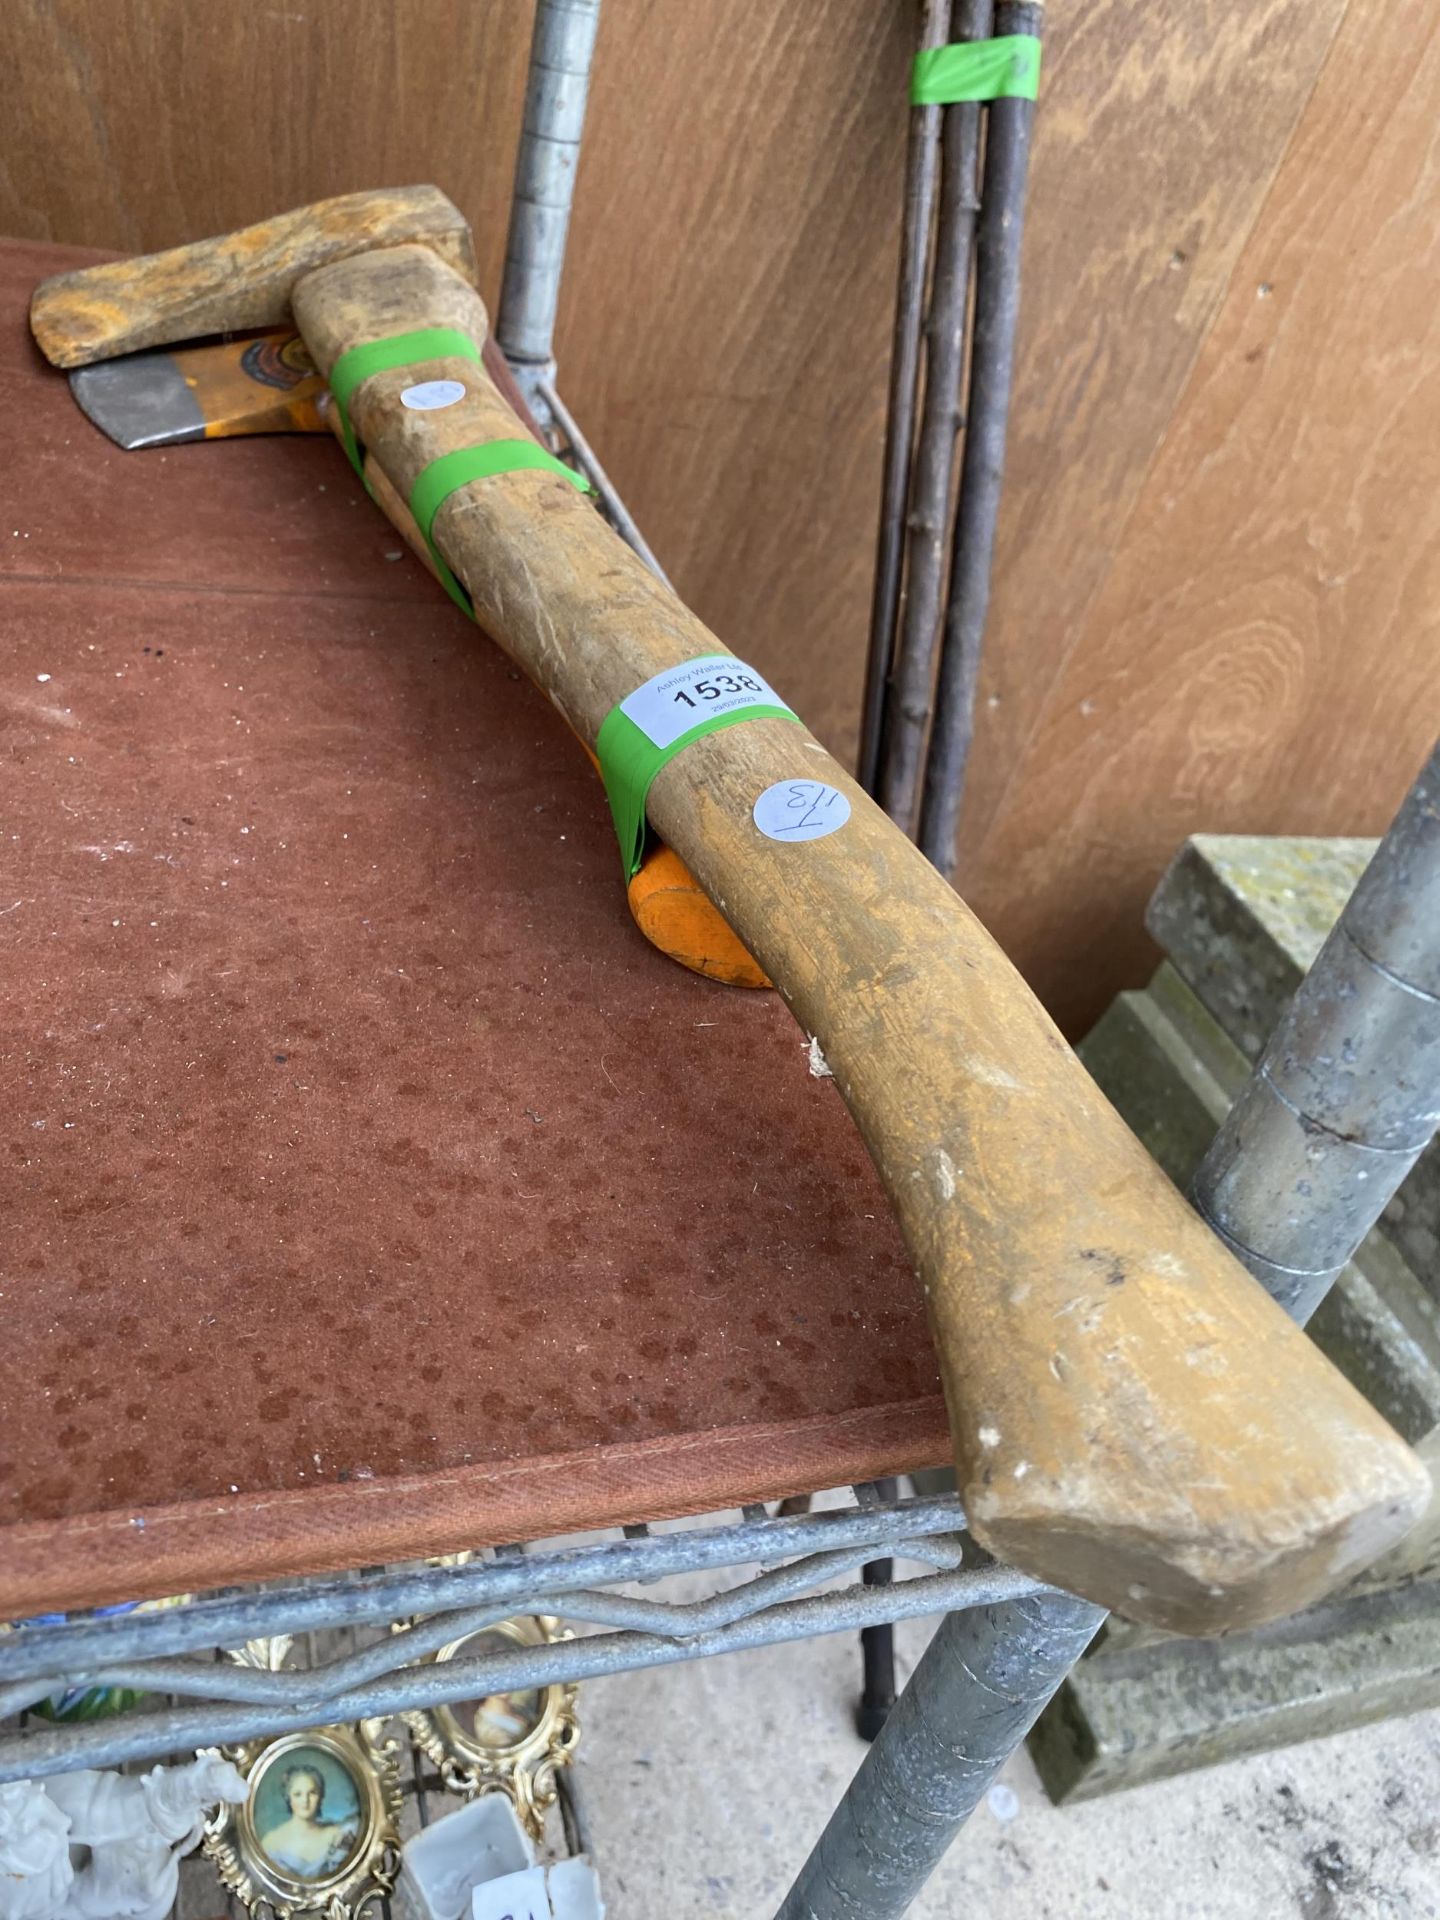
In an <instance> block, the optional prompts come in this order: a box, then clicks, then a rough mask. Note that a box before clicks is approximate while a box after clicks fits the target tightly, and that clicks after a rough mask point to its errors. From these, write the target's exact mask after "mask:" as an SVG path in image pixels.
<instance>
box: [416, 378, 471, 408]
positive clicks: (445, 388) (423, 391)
mask: <svg viewBox="0 0 1440 1920" xmlns="http://www.w3.org/2000/svg"><path fill="white" fill-rule="evenodd" d="M464 398H465V383H464V381H463V380H422V381H421V382H420V384H419V386H418V387H406V389H405V391H404V392H403V393H402V394H401V396H400V404H401V406H402V407H409V409H410V411H411V412H412V413H438V412H439V411H440V409H441V408H442V407H453V406H454V404H455V402H456V401H457V400H463V399H464Z"/></svg>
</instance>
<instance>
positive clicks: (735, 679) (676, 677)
mask: <svg viewBox="0 0 1440 1920" xmlns="http://www.w3.org/2000/svg"><path fill="white" fill-rule="evenodd" d="M784 705H785V702H784V701H783V700H782V699H781V698H780V696H779V694H778V693H776V691H775V689H774V688H773V687H772V686H771V685H770V683H769V681H768V680H765V679H763V678H762V677H761V675H760V674H758V673H757V672H756V671H755V669H754V668H753V667H747V666H746V664H745V662H744V661H743V660H737V659H736V658H735V656H734V655H733V654H729V653H719V654H713V655H712V656H711V657H710V658H709V659H706V660H687V661H686V662H685V664H684V666H683V667H671V668H668V669H667V670H666V671H665V672H664V673H657V674H656V675H655V677H654V679H653V680H647V681H646V682H645V684H644V686H643V687H637V688H636V689H635V691H634V693H632V694H631V695H630V696H629V698H628V699H625V700H622V701H621V702H620V711H621V712H622V713H623V714H624V715H625V716H626V718H627V719H629V720H633V721H634V723H635V725H636V726H637V727H639V729H640V731H641V732H642V733H643V734H644V735H645V738H646V739H647V740H648V741H650V743H651V744H652V745H653V746H657V747H662V748H663V747H669V746H673V745H674V743H675V742H676V741H677V740H678V739H679V738H680V736H681V734H682V733H688V732H689V731H690V729H691V728H692V727H698V726H699V725H700V723H701V722H702V721H703V720H716V719H718V718H719V717H720V716H721V714H727V713H739V712H741V711H742V710H743V709H744V708H746V707H783V706H784Z"/></svg>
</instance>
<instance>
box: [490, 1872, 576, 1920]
mask: <svg viewBox="0 0 1440 1920" xmlns="http://www.w3.org/2000/svg"><path fill="white" fill-rule="evenodd" d="M470 1902H471V1905H470V1912H471V1916H472V1920H554V1913H555V1910H554V1908H553V1907H552V1906H551V1905H550V1895H549V1894H548V1893H547V1892H546V1890H545V1869H544V1867H526V1868H525V1869H524V1870H523V1872H520V1873H507V1874H505V1875H504V1877H503V1878H502V1879H499V1880H487V1881H484V1882H483V1883H482V1884H481V1885H480V1886H478V1887H476V1888H475V1890H474V1892H473V1893H472V1894H471V1896H470Z"/></svg>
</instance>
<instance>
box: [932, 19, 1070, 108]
mask: <svg viewBox="0 0 1440 1920" xmlns="http://www.w3.org/2000/svg"><path fill="white" fill-rule="evenodd" d="M1039 89H1040V42H1039V41H1038V40H1037V39H1036V37H1035V35H1034V34H1033V33H1007V34H1002V35H1001V37H1000V38H999V39H998V40H971V41H960V42H958V43H957V44H956V45H955V46H951V47H931V48H930V49H929V50H928V52H925V53H917V54H916V56H915V68H914V71H913V73H912V74H911V77H910V104H911V106H912V107H948V106H950V105H952V104H953V103H954V102H955V101H957V100H1033V99H1034V98H1035V95H1036V94H1037V93H1038V92H1039Z"/></svg>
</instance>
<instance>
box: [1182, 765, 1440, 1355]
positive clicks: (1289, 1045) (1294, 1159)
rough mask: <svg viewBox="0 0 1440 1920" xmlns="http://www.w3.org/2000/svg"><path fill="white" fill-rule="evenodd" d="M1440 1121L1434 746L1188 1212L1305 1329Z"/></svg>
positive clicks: (1217, 1146) (1438, 795)
mask: <svg viewBox="0 0 1440 1920" xmlns="http://www.w3.org/2000/svg"><path fill="white" fill-rule="evenodd" d="M1437 1122H1440V746H1437V747H1436V748H1435V749H1434V751H1433V752H1432V753H1431V755H1430V759H1429V761H1428V763H1427V764H1426V765H1425V767H1424V768H1422V770H1421V772H1420V776H1419V778H1418V779H1417V780H1416V782H1415V785H1414V786H1413V787H1412V788H1411V789H1410V793H1409V795H1408V797H1407V798H1406V800H1405V803H1404V805H1403V806H1402V807H1401V809H1400V811H1399V813H1398V814H1397V815H1396V816H1395V821H1394V824H1393V825H1392V826H1391V828H1390V831H1389V832H1388V833H1387V834H1386V835H1385V838H1384V839H1383V840H1382V841H1381V842H1380V845H1379V847H1378V848H1377V849H1376V852H1375V857H1374V859H1373V860H1371V862H1370V864H1369V866H1368V867H1367V868H1366V869H1365V871H1364V873H1362V874H1361V876H1360V879H1359V881H1358V883H1357V884H1356V887H1355V891H1354V893H1353V894H1351V896H1350V899H1349V900H1348V901H1347V903H1346V906H1345V911H1344V912H1343V913H1342V914H1341V916H1340V918H1339V920H1338V921H1337V922H1336V924H1335V927H1334V929H1333V931H1332V932H1331V934H1330V937H1329V939H1328V940H1327V941H1326V942H1325V945H1324V946H1323V947H1322V948H1321V949H1320V952H1319V955H1318V956H1317V958H1316V960H1315V964H1314V966H1312V967H1311V969H1310V971H1309V973H1307V974H1306V976H1305V978H1304V979H1303V980H1302V981H1301V983H1300V987H1299V990H1298V992H1297V993H1296V995H1295V998H1294V999H1293V1000H1292V1001H1291V1003H1290V1006H1289V1008H1288V1009H1287V1010H1286V1013H1285V1016H1284V1018H1283V1019H1282V1020H1281V1022H1280V1025H1279V1026H1278V1027H1277V1028H1276V1030H1275V1032H1274V1034H1273V1035H1272V1037H1271V1040H1270V1044H1269V1046H1268V1047H1267V1048H1266V1049H1265V1054H1264V1057H1263V1058H1262V1060H1261V1061H1260V1064H1259V1066H1258V1067H1256V1069H1255V1071H1254V1073H1253V1074H1252V1075H1251V1076H1250V1079H1249V1081H1248V1082H1247V1083H1246V1085H1245V1088H1244V1090H1243V1091H1242V1092H1241V1095H1240V1097H1239V1099H1238V1100H1237V1101H1236V1102H1235V1104H1234V1106H1233V1107H1232V1108H1231V1109H1230V1113H1229V1116H1228V1118H1227V1119H1226V1121H1225V1124H1224V1126H1222V1127H1221V1129H1220V1131H1219V1133H1218V1134H1217V1135H1216V1136H1215V1140H1214V1143H1213V1144H1212V1146H1211V1148H1210V1151H1209V1152H1208V1153H1207V1154H1206V1156H1205V1159H1204V1162H1203V1164H1202V1165H1201V1167H1200V1170H1199V1172H1198V1173H1197V1174H1196V1176H1195V1183H1194V1187H1193V1189H1192V1192H1191V1198H1192V1200H1193V1201H1194V1203H1195V1206H1196V1209H1197V1211H1198V1212H1199V1213H1200V1214H1201V1215H1202V1216H1203V1217H1204V1218H1205V1219H1206V1220H1208V1221H1209V1223H1210V1225H1211V1226H1212V1227H1213V1228H1214V1229H1215V1231H1216V1232H1217V1233H1218V1234H1219V1235H1220V1237H1221V1239H1222V1240H1224V1241H1225V1242H1226V1243H1227V1245H1228V1246H1229V1247H1230V1249H1231V1251H1232V1252H1233V1253H1234V1254H1235V1255H1236V1257H1237V1258H1238V1259H1239V1260H1240V1261H1241V1262H1243V1264H1244V1265H1245V1266H1247V1267H1248V1268H1249V1269H1250V1271H1251V1273H1253V1274H1254V1275H1255V1277H1256V1279H1257V1280H1259V1281H1260V1283H1261V1284H1262V1285H1263V1286H1265V1287H1267V1288H1268V1289H1269V1290H1270V1292H1271V1293H1272V1294H1273V1295H1274V1296H1275V1298H1276V1299H1277V1300H1278V1301H1279V1302H1280V1304H1281V1306H1282V1307H1284V1308H1285V1310H1286V1312H1287V1313H1289V1314H1290V1315H1291V1317H1292V1318H1293V1319H1296V1320H1298V1321H1300V1323H1301V1324H1302V1326H1303V1324H1304V1323H1305V1321H1307V1320H1308V1319H1309V1318H1310V1316H1311V1314H1312V1313H1313V1312H1314V1311H1315V1309H1316V1307H1318V1306H1319V1304H1320V1302H1321V1301H1322V1300H1323V1299H1324V1298H1325V1295H1326V1294H1327V1293H1328V1292H1329V1290H1330V1288H1331V1286H1332V1285H1333V1284H1334V1282H1335V1280H1336V1279H1338V1277H1339V1275H1340V1271H1341V1269H1342V1268H1343V1267H1344V1265H1345V1263H1346V1261H1347V1260H1348V1259H1349V1258H1350V1256H1351V1254H1352V1253H1354V1251H1355V1249H1356V1248H1357V1247H1358V1246H1359V1244H1360V1242H1361V1241H1362V1240H1363V1239H1364V1238H1365V1235H1366V1234H1367V1233H1368V1232H1369V1230H1370V1228H1371V1227H1372V1226H1373V1224H1374V1223H1375V1221H1376V1220H1377V1219H1378V1218H1379V1215H1380V1213H1381V1210H1382V1209H1383V1208H1384V1207H1385V1205H1386V1203H1387V1202H1388V1201H1389V1199H1390V1196H1391V1195H1392V1194H1393V1193H1394V1191H1395V1189H1396V1188H1397V1187H1398V1186H1399V1184H1400V1182H1401V1181H1402V1180H1403V1179H1404V1178H1405V1175H1406V1174H1407V1173H1408V1172H1409V1171H1410V1169H1411V1167H1412V1166H1413V1165H1414V1164H1415V1161H1416V1160H1417V1159H1418V1158H1419V1156H1420V1154H1421V1153H1422V1152H1423V1151H1424V1150H1425V1147H1426V1146H1427V1145H1428V1143H1429V1141H1430V1139H1431V1136H1432V1135H1433V1134H1434V1132H1435V1128H1436V1123H1437Z"/></svg>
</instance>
